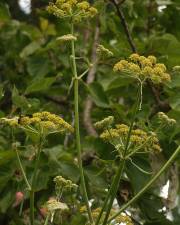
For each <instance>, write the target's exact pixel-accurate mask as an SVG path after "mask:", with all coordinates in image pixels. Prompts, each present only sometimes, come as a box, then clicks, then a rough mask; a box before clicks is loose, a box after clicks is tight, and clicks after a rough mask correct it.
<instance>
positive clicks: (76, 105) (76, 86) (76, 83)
mask: <svg viewBox="0 0 180 225" xmlns="http://www.w3.org/2000/svg"><path fill="white" fill-rule="evenodd" d="M71 34H72V35H73V34H74V26H73V22H72V24H71ZM71 51H72V55H71V59H72V71H73V77H74V111H75V135H76V148H77V151H78V164H79V171H80V177H81V187H82V190H83V197H84V201H85V203H86V207H87V212H88V217H89V221H90V223H91V224H93V218H92V214H91V209H90V206H89V201H88V195H87V190H86V184H85V178H84V172H83V165H82V153H81V141H80V131H79V79H78V75H77V67H76V58H75V57H76V56H75V44H74V41H73V40H72V41H71Z"/></svg>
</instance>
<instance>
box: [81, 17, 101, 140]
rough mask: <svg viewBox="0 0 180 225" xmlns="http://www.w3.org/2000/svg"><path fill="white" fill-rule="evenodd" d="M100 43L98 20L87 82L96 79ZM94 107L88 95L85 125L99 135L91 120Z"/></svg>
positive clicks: (84, 117) (85, 108) (84, 118)
mask: <svg viewBox="0 0 180 225" xmlns="http://www.w3.org/2000/svg"><path fill="white" fill-rule="evenodd" d="M98 43H99V20H98V21H97V25H96V28H95V34H94V43H93V48H92V55H91V62H92V64H93V66H92V68H91V69H90V70H89V73H88V75H87V80H86V83H87V84H90V83H92V82H93V81H94V79H95V75H96V71H97V54H96V49H97V45H98ZM92 107H93V101H92V100H91V98H90V96H87V98H86V100H85V105H84V112H83V114H84V115H83V121H84V126H85V128H86V130H87V132H88V134H89V135H92V136H95V137H96V136H97V133H96V130H95V129H94V127H93V125H92V120H91V111H92Z"/></svg>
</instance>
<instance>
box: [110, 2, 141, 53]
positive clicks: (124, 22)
mask: <svg viewBox="0 0 180 225" xmlns="http://www.w3.org/2000/svg"><path fill="white" fill-rule="evenodd" d="M110 1H111V2H112V4H113V5H114V7H115V8H116V11H117V15H118V16H119V18H120V20H121V24H122V26H123V28H124V31H125V34H126V36H127V40H128V43H129V45H130V46H131V49H132V51H133V52H137V49H136V46H135V44H134V42H133V39H132V36H131V33H130V31H129V27H128V23H127V21H126V19H125V16H124V13H123V11H122V10H121V8H120V7H119V4H118V3H117V1H116V0H110ZM123 2H124V1H123ZM123 2H120V4H122V3H123Z"/></svg>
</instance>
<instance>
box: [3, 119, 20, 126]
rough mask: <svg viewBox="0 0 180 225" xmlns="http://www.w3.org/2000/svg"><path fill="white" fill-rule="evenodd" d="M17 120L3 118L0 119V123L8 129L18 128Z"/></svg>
mask: <svg viewBox="0 0 180 225" xmlns="http://www.w3.org/2000/svg"><path fill="white" fill-rule="evenodd" d="M18 120H19V117H18V116H15V117H13V118H5V117H3V118H1V119H0V122H1V123H3V124H7V125H9V126H10V127H17V126H18Z"/></svg>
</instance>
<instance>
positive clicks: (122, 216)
mask: <svg viewBox="0 0 180 225" xmlns="http://www.w3.org/2000/svg"><path fill="white" fill-rule="evenodd" d="M115 220H116V223H118V224H121V223H123V224H126V225H133V222H132V219H131V217H130V216H128V215H125V214H120V215H119V216H117V217H116V219H115Z"/></svg>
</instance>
